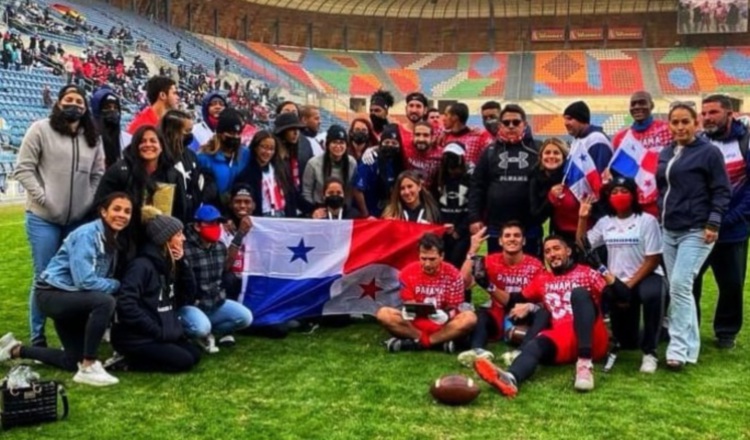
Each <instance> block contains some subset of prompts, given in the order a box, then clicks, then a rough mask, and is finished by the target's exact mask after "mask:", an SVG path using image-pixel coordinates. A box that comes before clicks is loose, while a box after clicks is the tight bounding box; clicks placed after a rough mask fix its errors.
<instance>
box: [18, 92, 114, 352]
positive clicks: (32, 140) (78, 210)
mask: <svg viewBox="0 0 750 440" xmlns="http://www.w3.org/2000/svg"><path fill="white" fill-rule="evenodd" d="M66 146H67V148H66ZM103 174H104V150H103V149H102V144H101V138H100V137H99V135H98V134H97V132H96V127H95V126H94V122H93V120H92V118H91V113H90V111H89V107H88V104H87V102H86V94H85V92H84V91H83V90H82V89H80V88H78V87H75V86H71V85H66V86H63V88H62V89H60V92H59V93H58V95H57V102H56V103H55V106H54V107H53V108H52V113H51V114H50V116H49V118H46V119H41V120H39V121H36V122H34V123H33V124H31V127H29V129H28V130H27V131H26V135H25V136H24V138H23V141H22V142H21V148H20V150H19V152H18V159H17V162H16V170H15V172H14V179H15V180H17V181H18V182H19V183H20V184H21V186H22V187H23V188H24V190H25V192H26V200H27V202H26V234H27V235H28V238H29V244H30V246H31V259H32V262H33V265H34V276H35V277H38V276H39V274H41V273H42V271H43V270H44V268H45V267H47V263H49V261H50V259H51V258H52V257H53V256H54V255H55V252H57V249H58V248H59V247H60V245H61V244H62V242H63V240H64V239H65V237H66V236H67V235H68V233H69V232H70V231H72V230H73V229H75V228H76V226H78V225H79V224H80V223H81V221H82V220H83V219H84V217H85V215H86V214H87V212H88V210H89V209H90V207H91V204H92V202H93V196H94V192H95V191H96V188H97V186H99V181H100V180H101V178H102V175H103ZM30 306H31V314H30V316H31V319H30V324H31V341H32V344H33V345H41V346H44V345H46V339H45V337H44V314H43V313H42V312H40V311H39V309H38V308H37V306H36V301H35V299H34V290H33V288H32V291H31V300H30Z"/></svg>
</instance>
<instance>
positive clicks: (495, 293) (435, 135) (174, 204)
mask: <svg viewBox="0 0 750 440" xmlns="http://www.w3.org/2000/svg"><path fill="white" fill-rule="evenodd" d="M146 91H147V95H148V100H149V106H148V107H147V108H145V109H144V110H143V111H142V112H141V113H140V114H139V115H137V117H136V118H135V119H134V120H133V122H132V123H131V124H130V126H129V127H127V129H125V128H124V127H121V124H120V103H119V100H118V97H117V96H116V95H115V94H114V93H113V92H112V91H111V90H108V89H103V90H100V91H98V92H97V93H95V94H94V96H93V97H92V98H91V99H90V100H88V99H87V97H86V94H85V92H84V91H83V90H81V89H80V88H78V87H76V86H72V85H67V86H65V87H63V88H62V89H61V90H60V93H59V95H58V99H57V102H56V103H55V105H54V107H53V109H52V113H51V115H50V117H49V118H48V119H45V120H41V121H37V122H36V123H34V124H33V125H32V126H31V127H30V128H29V131H28V132H27V134H26V136H25V138H24V141H23V144H22V146H21V149H20V152H19V156H18V163H17V166H16V170H15V174H14V177H15V179H17V180H18V181H19V182H20V183H21V184H22V185H23V186H24V188H25V190H26V193H27V195H28V202H27V208H28V210H27V215H26V230H27V234H28V237H29V243H30V245H31V253H32V260H33V265H34V274H35V283H34V285H33V286H32V291H31V300H30V304H31V313H30V318H31V319H30V320H31V329H32V331H31V345H30V346H25V345H22V344H21V343H20V342H19V341H17V340H16V339H15V338H14V337H13V336H12V335H6V336H5V337H4V338H2V339H0V360H4V359H8V358H19V357H20V358H31V359H37V360H41V361H43V362H46V363H50V364H53V365H57V366H60V367H62V368H66V369H69V370H73V371H75V370H77V374H76V380H79V381H81V382H85V383H91V384H95V385H107V384H111V383H116V381H117V380H116V379H115V378H114V377H113V376H111V375H110V374H109V373H107V372H106V371H105V370H104V368H103V366H102V364H101V363H100V362H99V361H97V348H98V345H99V343H100V341H101V339H102V336H103V334H104V333H105V330H106V328H107V326H108V325H109V324H110V322H112V324H111V326H112V330H111V338H112V343H113V346H114V348H115V350H116V351H117V353H118V354H119V355H121V358H120V359H115V360H113V361H112V365H120V366H122V365H126V366H127V368H130V369H134V370H150V371H153V370H158V371H184V370H187V369H189V368H190V367H192V365H194V364H195V363H196V362H197V361H198V359H199V354H200V351H199V350H197V349H196V348H195V345H194V344H193V343H191V342H189V341H193V342H196V343H198V345H199V346H202V347H203V348H204V349H205V350H207V351H209V352H214V351H215V350H217V349H218V348H217V345H220V344H221V343H225V344H231V343H232V342H233V338H231V335H232V333H233V332H235V331H237V330H239V329H241V328H243V327H247V326H248V325H250V323H251V321H252V314H251V311H249V310H248V309H247V308H246V307H244V306H243V305H242V304H241V303H240V301H238V299H239V298H240V294H241V292H240V289H241V285H242V282H241V277H242V270H243V264H244V252H245V249H244V241H243V240H244V237H245V236H246V235H247V234H248V233H250V231H251V229H252V220H251V218H250V217H251V216H257V217H260V216H263V217H287V218H289V217H292V218H312V219H326V220H341V219H351V218H382V219H390V220H397V221H409V222H418V223H432V224H439V225H443V227H444V231H445V233H444V234H443V235H442V236H436V235H426V236H424V237H422V239H421V241H420V245H419V261H418V262H415V263H414V264H413V265H410V266H407V267H405V268H403V270H402V271H401V275H400V278H401V284H402V292H401V296H402V299H403V301H404V303H405V307H404V308H403V309H397V308H388V307H383V308H381V309H380V310H379V311H378V313H377V316H376V318H377V319H378V320H379V322H380V323H382V325H383V326H384V327H385V329H386V330H387V331H388V332H389V333H390V334H391V335H392V338H391V339H389V340H388V341H386V344H385V345H386V349H387V350H388V351H390V352H398V351H405V350H421V349H429V348H437V349H442V350H445V351H447V352H451V353H452V352H457V351H460V354H459V356H458V357H459V361H460V362H461V363H463V364H465V365H471V366H474V368H475V369H476V370H477V372H478V373H479V375H480V376H481V377H482V378H483V379H485V380H487V381H488V382H489V383H491V384H492V385H493V386H495V387H496V388H497V389H498V390H499V391H500V392H502V393H503V394H505V395H511V396H512V395H514V394H515V393H516V392H517V387H518V385H519V384H520V383H521V382H523V381H524V380H526V379H527V378H529V377H530V376H531V374H532V373H533V371H534V369H535V367H536V366H537V365H538V364H539V363H545V362H547V363H568V362H573V361H575V362H576V385H575V387H576V388H577V389H579V390H584V391H585V390H590V389H592V388H593V386H594V385H593V383H594V382H593V370H592V365H593V362H594V361H596V360H598V359H600V358H602V357H603V356H605V355H606V353H607V350H608V348H609V345H610V344H609V340H608V335H607V330H606V326H605V324H604V315H605V313H606V314H608V315H609V316H610V319H611V322H612V331H613V339H614V342H615V344H614V345H615V346H617V347H619V348H622V349H637V348H640V349H641V350H642V352H643V361H642V364H641V371H642V372H644V373H653V372H654V371H655V370H656V369H657V365H658V355H657V343H658V341H659V332H660V329H661V328H662V325H663V323H664V319H663V318H664V316H665V312H664V309H665V306H666V303H667V302H668V303H669V310H668V312H667V313H666V316H667V320H666V321H667V327H668V331H669V345H668V347H667V352H666V365H667V367H669V368H670V369H673V370H679V369H682V368H683V367H684V365H685V364H687V363H696V362H697V360H698V353H699V349H700V337H699V330H698V313H697V310H698V309H697V306H696V304H697V299H699V298H700V291H701V284H700V279H701V277H702V275H703V273H704V272H705V270H706V268H707V267H708V266H709V265H710V266H711V267H712V268H713V269H714V273H715V276H716V279H717V285H718V287H719V302H718V307H717V313H716V317H715V320H714V330H715V333H716V337H717V344H718V345H719V347H721V348H732V347H733V346H734V343H735V338H736V336H737V333H738V332H739V331H740V327H741V324H742V286H743V285H744V277H745V262H746V259H747V240H748V235H750V231H748V226H747V221H746V218H747V216H748V214H749V213H748V210H749V209H750V202H748V201H750V197H749V196H750V193H749V192H748V187H747V173H748V166H749V165H748V157H747V156H748V154H747V150H748V140H749V139H750V134H749V133H748V129H747V128H746V127H745V126H744V125H743V124H742V123H740V122H739V121H737V120H735V119H734V116H733V115H734V114H733V112H732V107H731V102H730V101H729V99H728V98H727V97H725V96H721V95H713V96H709V97H706V98H705V99H704V100H703V102H702V103H701V109H700V115H699V113H698V111H697V109H696V108H695V107H696V106H695V104H691V103H682V102H676V103H674V104H673V105H672V107H671V108H670V111H669V115H668V121H666V122H665V121H661V120H656V119H654V117H653V116H652V111H653V109H654V104H653V100H652V99H651V96H650V95H649V94H648V93H646V92H636V93H635V94H633V96H632V97H631V100H630V110H631V115H632V116H633V119H634V122H633V124H632V126H631V127H628V128H626V129H625V130H623V131H622V132H621V133H618V134H617V135H616V136H615V137H614V141H613V142H611V141H610V139H609V137H608V136H607V135H606V134H604V133H603V132H602V131H601V129H600V128H598V127H595V126H593V125H591V115H590V110H589V108H588V106H587V105H586V104H585V103H584V102H581V101H578V102H574V103H572V104H571V105H570V106H568V107H567V108H566V109H565V112H564V118H565V126H566V129H567V130H568V133H569V134H570V135H571V137H572V138H573V141H572V144H570V145H569V144H568V143H567V142H566V141H564V140H562V139H558V138H551V139H547V140H545V141H544V142H538V141H536V140H535V139H534V137H533V133H532V132H531V127H530V126H529V124H528V121H527V115H526V113H525V111H524V109H523V108H521V107H520V106H519V105H516V104H506V105H505V106H501V105H500V103H498V102H495V101H490V102H487V103H485V104H484V105H483V106H482V108H481V113H482V120H483V125H484V128H473V127H469V126H467V121H468V119H469V108H468V106H467V105H466V104H464V103H455V104H452V105H451V106H450V107H448V108H446V109H445V110H444V112H443V113H442V115H441V112H438V111H437V110H435V109H431V108H430V107H429V106H428V104H429V103H428V100H427V98H426V96H425V95H424V94H422V93H420V92H414V93H411V94H409V95H407V96H406V99H405V101H406V107H405V113H406V118H407V121H406V122H405V123H393V122H391V121H390V120H389V112H390V110H391V109H392V107H393V105H394V101H395V100H394V98H393V96H392V95H391V94H390V93H388V92H386V91H378V92H377V93H375V94H374V95H373V96H372V97H371V100H370V114H369V117H358V118H355V119H354V120H352V122H351V123H350V125H349V127H348V128H347V127H343V126H340V125H335V124H334V125H332V126H331V127H329V128H328V130H327V131H326V133H325V134H323V133H321V128H320V109H318V108H316V107H313V106H303V107H300V106H298V105H297V104H295V103H294V102H289V101H287V102H282V103H280V104H279V105H278V107H277V116H276V118H275V120H274V127H273V130H261V131H258V132H256V133H255V134H254V135H253V136H252V138H251V139H250V140H249V143H248V142H246V141H245V140H243V132H244V130H245V128H246V121H245V120H244V119H243V117H242V115H241V114H240V113H238V112H237V111H236V110H235V109H233V108H231V107H230V106H229V105H228V102H227V100H226V98H225V97H224V96H223V95H220V94H209V95H207V96H206V97H205V99H204V102H203V106H202V112H203V118H202V121H201V122H200V123H194V121H193V120H192V118H191V117H190V115H188V114H186V113H184V112H182V111H180V110H178V105H179V102H180V98H179V94H178V93H177V88H176V84H175V83H174V81H172V80H171V79H169V78H164V77H154V78H151V79H150V80H149V81H148V83H147V85H146ZM123 133H128V134H129V135H132V138H129V139H125V138H124V137H123ZM247 144H249V145H247ZM636 144H637V145H638V146H640V148H641V149H643V150H647V151H656V152H658V169H657V171H656V175H655V176H654V179H653V180H649V179H642V178H638V179H633V178H632V177H630V176H625V175H621V174H620V173H619V171H618V170H617V169H616V168H614V167H610V164H611V162H613V161H612V157H613V154H614V153H615V151H616V150H617V149H619V148H623V149H624V148H633V147H634V146H635V145H636ZM62 145H70V148H60V146H62ZM571 154H574V155H576V157H579V156H582V157H583V159H581V160H584V159H586V160H590V161H591V162H593V164H595V167H596V172H597V174H600V175H601V179H602V180H604V181H605V182H607V183H606V184H605V185H604V187H603V189H602V191H601V192H598V191H596V192H594V193H589V194H587V195H586V196H585V197H581V195H580V194H579V192H574V191H573V190H571V185H570V184H568V180H567V179H568V178H569V176H570V174H571V172H573V171H571V162H572V161H571V157H570V156H571ZM576 160H578V159H576ZM651 186H656V187H657V191H655V192H653V191H649V190H648V189H649V187H651ZM157 208H158V209H157ZM547 221H549V229H550V234H549V235H548V236H547V237H546V238H545V237H543V225H544V224H545V223H546V222H547ZM66 237H67V238H66ZM484 241H486V242H487V249H488V255H487V256H486V257H484V258H483V257H480V256H478V255H477V253H478V252H479V249H480V246H481V244H482V243H483V242H484ZM74 259H75V261H76V264H71V263H72V262H73V260H74ZM540 259H543V260H544V264H542V262H541V261H540ZM78 261H85V262H86V264H78V263H77V262H78ZM586 263H588V264H586ZM475 284H476V285H479V286H482V287H484V288H486V289H487V291H488V292H489V294H490V296H491V302H490V304H488V306H487V307H481V308H478V309H477V308H475V307H473V306H472V300H471V290H470V289H471V288H472V287H473V286H474V285H475ZM667 291H668V292H669V295H668V296H667V295H666V292H667ZM414 303H416V304H417V306H415V305H414ZM407 306H408V307H407ZM641 314H642V315H643V328H644V331H643V335H642V337H641V336H639V327H640V321H641V318H640V315H641ZM45 316H47V317H50V318H52V319H53V321H54V323H55V327H56V330H57V333H58V335H59V336H60V338H61V341H62V344H63V347H64V348H65V350H64V351H61V350H56V349H51V348H47V347H46V338H45V336H44V322H45ZM113 316H114V317H115V319H114V321H113V320H112V317H113ZM509 322H510V323H511V324H518V323H525V324H526V325H528V331H527V332H526V335H525V337H524V338H523V340H522V341H521V345H520V346H519V348H518V349H517V350H516V351H513V352H510V353H508V355H507V356H504V358H506V359H507V360H508V361H509V362H510V367H509V368H508V370H507V371H505V370H501V369H499V367H497V366H495V365H494V364H493V363H492V360H493V359H494V354H493V353H492V352H491V351H489V350H488V349H487V343H488V342H489V341H494V340H497V339H501V338H502V337H503V335H504V334H505V330H506V327H507V326H508V325H509Z"/></svg>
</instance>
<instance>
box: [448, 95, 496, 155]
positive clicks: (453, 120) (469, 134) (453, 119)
mask: <svg viewBox="0 0 750 440" xmlns="http://www.w3.org/2000/svg"><path fill="white" fill-rule="evenodd" d="M468 121H469V107H468V106H467V105H466V104H464V103H461V102H457V103H455V104H451V106H450V107H448V108H446V109H445V120H444V121H443V124H444V125H445V130H446V133H445V135H444V136H443V139H442V144H441V145H448V144H450V143H451V142H460V143H462V144H463V145H465V146H466V161H467V162H468V163H470V164H472V165H476V164H477V162H479V158H480V157H481V155H482V152H483V151H484V150H485V149H486V148H487V147H488V146H489V145H490V144H491V143H492V142H493V141H494V137H493V136H492V134H491V133H489V132H488V131H485V130H480V129H477V128H471V127H468V126H467V125H466V123H467V122H468Z"/></svg>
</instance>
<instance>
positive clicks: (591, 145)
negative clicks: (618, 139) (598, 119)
mask: <svg viewBox="0 0 750 440" xmlns="http://www.w3.org/2000/svg"><path fill="white" fill-rule="evenodd" d="M563 118H564V119H565V129H566V130H567V131H568V134H569V135H571V136H573V138H575V139H574V140H573V143H572V144H571V145H570V150H571V151H573V152H575V151H576V150H577V149H578V148H581V149H582V150H583V151H587V152H588V153H589V155H590V156H591V159H593V160H594V164H596V169H597V171H599V172H600V173H602V172H603V171H604V170H605V169H606V168H607V166H609V161H610V159H612V144H611V143H610V141H609V138H608V137H607V135H606V134H604V132H603V131H602V128H601V127H597V126H595V125H591V111H590V110H589V106H588V105H586V103H585V102H583V101H576V102H574V103H572V104H570V105H569V106H568V107H566V108H565V112H564V113H563Z"/></svg>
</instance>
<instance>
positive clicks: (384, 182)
mask: <svg viewBox="0 0 750 440" xmlns="http://www.w3.org/2000/svg"><path fill="white" fill-rule="evenodd" d="M400 149H401V137H400V136H399V129H398V127H397V126H395V125H387V126H386V127H385V128H384V129H383V132H382V133H380V146H379V147H378V155H377V158H376V160H375V163H373V164H371V165H368V164H366V163H364V162H362V163H360V164H359V165H358V166H357V174H356V176H357V177H356V179H355V182H354V201H355V203H356V207H357V209H358V210H359V212H361V213H362V215H363V216H364V217H379V216H380V215H381V214H382V212H383V209H384V208H385V206H386V204H387V203H388V200H389V199H390V196H391V189H392V188H393V186H394V184H395V183H396V178H397V177H398V175H399V174H401V172H402V171H403V170H404V163H403V159H402V156H401V151H400Z"/></svg>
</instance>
